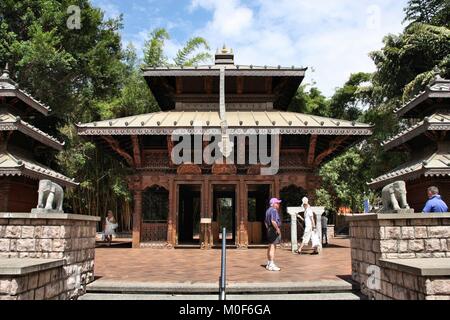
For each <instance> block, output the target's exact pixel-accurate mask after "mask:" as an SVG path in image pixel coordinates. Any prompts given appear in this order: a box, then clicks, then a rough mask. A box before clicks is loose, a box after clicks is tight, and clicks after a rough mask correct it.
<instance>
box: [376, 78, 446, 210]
mask: <svg viewBox="0 0 450 320" xmlns="http://www.w3.org/2000/svg"><path fill="white" fill-rule="evenodd" d="M394 112H395V113H396V115H397V116H398V117H399V118H404V119H409V121H410V123H411V124H412V125H410V126H409V127H408V128H407V129H405V130H403V131H401V132H400V133H398V134H397V135H395V136H393V137H391V138H390V139H388V140H386V141H384V142H383V143H382V145H383V148H384V150H385V151H398V152H407V153H408V154H409V159H410V160H409V161H408V162H406V163H404V164H402V165H401V166H399V167H397V168H395V169H393V170H392V171H389V172H388V173H386V174H383V175H381V176H379V177H377V178H375V179H372V181H371V182H370V183H369V186H370V187H371V188H373V189H380V188H382V187H383V186H385V185H386V184H389V183H391V182H393V181H396V180H404V181H405V182H406V189H407V198H408V204H409V205H410V207H411V208H414V211H416V212H421V211H422V209H423V207H424V204H425V202H426V200H427V197H426V191H427V188H428V187H429V186H436V187H438V188H439V190H440V193H441V195H442V197H443V199H444V200H447V201H449V200H450V177H449V176H450V136H449V135H448V134H447V132H448V130H450V80H448V79H443V78H441V77H440V76H439V75H436V77H435V79H434V80H433V81H432V82H431V83H430V85H428V86H427V87H426V89H425V91H422V92H420V93H419V94H418V95H416V96H415V97H414V98H413V99H411V100H410V101H408V102H407V103H406V104H404V105H403V106H402V107H400V108H398V109H396V110H395V111H394Z"/></svg>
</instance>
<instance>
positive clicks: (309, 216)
mask: <svg viewBox="0 0 450 320" xmlns="http://www.w3.org/2000/svg"><path fill="white" fill-rule="evenodd" d="M302 203H303V208H304V209H305V231H304V232H303V239H302V243H301V245H300V248H298V251H297V252H298V254H301V253H302V249H303V246H304V245H307V244H308V243H309V241H310V240H311V237H312V234H313V232H314V231H315V230H316V223H315V222H314V213H313V211H312V209H311V206H310V205H309V203H308V198H306V197H304V198H303V199H302Z"/></svg>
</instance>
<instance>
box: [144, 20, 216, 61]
mask: <svg viewBox="0 0 450 320" xmlns="http://www.w3.org/2000/svg"><path fill="white" fill-rule="evenodd" d="M169 39H170V35H169V33H168V32H167V30H166V29H164V28H157V29H154V30H153V31H152V32H151V33H150V39H149V40H148V41H146V42H145V48H144V64H145V66H146V67H161V66H169V65H171V64H170V63H169V61H168V58H167V56H166V55H165V53H164V44H165V41H166V40H169ZM202 48H203V49H204V50H210V48H209V45H208V42H207V41H206V40H205V39H204V38H202V37H193V38H190V39H189V40H188V41H187V42H186V43H185V45H184V46H183V47H182V48H181V49H179V50H178V52H177V54H176V56H175V57H174V58H173V65H177V66H192V65H196V64H198V63H201V62H204V61H206V60H208V59H210V58H211V54H210V53H208V52H207V51H199V50H200V49H202Z"/></svg>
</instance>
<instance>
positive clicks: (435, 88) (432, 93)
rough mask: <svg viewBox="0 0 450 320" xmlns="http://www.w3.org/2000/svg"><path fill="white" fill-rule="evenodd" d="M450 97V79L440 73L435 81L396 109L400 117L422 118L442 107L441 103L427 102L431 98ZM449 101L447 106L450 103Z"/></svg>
mask: <svg viewBox="0 0 450 320" xmlns="http://www.w3.org/2000/svg"><path fill="white" fill-rule="evenodd" d="M445 98H447V99H448V98H450V80H448V79H443V78H441V77H440V76H439V75H437V76H436V78H435V79H434V80H433V82H432V83H431V84H430V85H428V86H427V87H426V89H425V90H424V91H421V92H420V93H419V94H417V95H416V96H415V97H413V98H412V99H411V100H409V101H408V102H407V103H405V104H404V105H403V106H401V107H400V108H397V109H395V110H394V112H395V113H396V114H397V116H398V117H405V118H422V117H424V116H426V115H429V114H431V113H432V112H433V111H435V110H436V108H442V106H441V105H439V103H436V102H433V103H427V100H429V99H438V100H439V99H445ZM448 103H450V102H447V105H446V107H447V108H448V107H449V105H448Z"/></svg>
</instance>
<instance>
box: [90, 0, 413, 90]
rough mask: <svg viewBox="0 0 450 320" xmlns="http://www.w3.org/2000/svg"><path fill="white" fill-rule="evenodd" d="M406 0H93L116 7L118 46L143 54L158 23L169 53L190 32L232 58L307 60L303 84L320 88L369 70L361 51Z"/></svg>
mask: <svg viewBox="0 0 450 320" xmlns="http://www.w3.org/2000/svg"><path fill="white" fill-rule="evenodd" d="M406 2H407V0H315V1H312V0H184V1H183V0H92V3H93V4H94V5H95V6H98V7H100V8H102V9H103V10H104V12H105V16H106V17H115V16H118V15H119V14H121V13H122V14H123V18H124V20H123V22H124V28H123V30H122V38H123V42H124V45H127V44H128V43H129V42H132V43H133V44H134V46H135V47H136V49H137V51H138V54H139V55H142V48H143V45H144V41H145V40H146V38H147V37H148V33H149V32H150V31H151V30H153V29H154V28H157V27H165V28H166V29H167V30H168V31H169V33H170V35H171V39H170V40H169V41H168V42H167V44H166V54H167V55H168V56H169V57H173V56H174V55H175V53H176V51H177V50H178V49H179V48H180V47H182V45H183V43H185V42H186V41H187V40H188V39H189V38H190V37H192V36H202V37H205V38H206V39H207V40H208V42H209V44H210V46H211V49H212V53H213V52H214V51H215V49H216V48H218V47H221V46H222V45H223V44H224V43H226V45H227V46H229V47H231V48H233V50H234V53H235V61H236V63H237V64H253V65H273V66H276V65H282V66H292V65H295V66H305V67H309V70H308V73H307V74H308V76H307V78H306V80H305V82H306V83H313V82H314V83H315V84H316V86H317V87H318V88H319V89H320V90H322V91H323V92H324V94H326V95H328V96H329V95H331V94H332V93H333V92H334V89H335V88H336V87H338V86H342V84H343V83H344V82H345V81H346V79H347V78H348V76H349V75H350V73H352V72H358V71H366V72H370V71H373V70H374V68H375V66H374V65H373V63H372V61H371V60H370V58H369V57H368V53H369V52H370V51H373V50H377V49H379V48H381V46H382V39H383V37H384V36H385V35H386V34H388V33H399V32H401V31H402V30H403V28H404V25H402V20H403V17H404V13H403V7H404V6H405V4H406Z"/></svg>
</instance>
